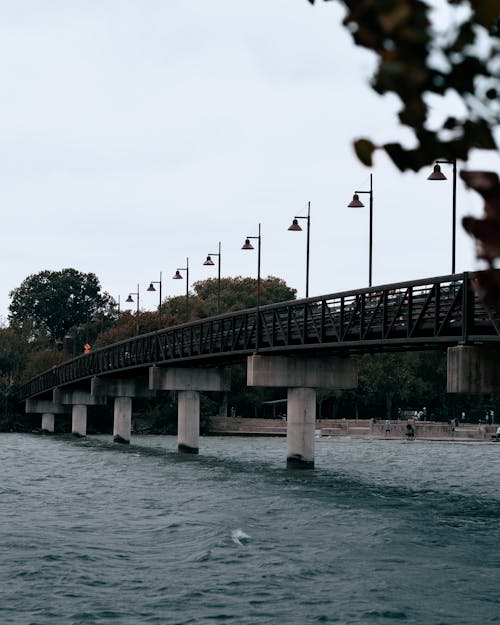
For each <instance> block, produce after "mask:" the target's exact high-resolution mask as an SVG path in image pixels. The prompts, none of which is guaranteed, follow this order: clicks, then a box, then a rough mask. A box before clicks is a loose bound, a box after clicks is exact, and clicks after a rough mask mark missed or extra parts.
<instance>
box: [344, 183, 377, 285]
mask: <svg viewBox="0 0 500 625" xmlns="http://www.w3.org/2000/svg"><path fill="white" fill-rule="evenodd" d="M360 193H368V194H369V196H370V243H369V250H368V286H371V285H372V256H373V174H370V189H369V191H354V195H353V196H352V200H351V201H350V202H349V204H348V205H347V206H348V208H364V206H365V205H364V204H363V203H362V202H361V200H360V199H359V194H360Z"/></svg>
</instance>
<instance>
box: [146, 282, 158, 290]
mask: <svg viewBox="0 0 500 625" xmlns="http://www.w3.org/2000/svg"><path fill="white" fill-rule="evenodd" d="M147 290H148V291H156V289H155V287H154V284H153V283H152V282H151V284H150V285H149V286H148V288H147Z"/></svg>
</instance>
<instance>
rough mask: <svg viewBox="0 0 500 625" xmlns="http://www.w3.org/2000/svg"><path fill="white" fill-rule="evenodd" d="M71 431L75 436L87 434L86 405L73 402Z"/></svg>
mask: <svg viewBox="0 0 500 625" xmlns="http://www.w3.org/2000/svg"><path fill="white" fill-rule="evenodd" d="M71 433H72V434H74V435H75V436H79V437H82V438H83V437H84V436H87V406H85V405H84V404H75V405H74V406H71Z"/></svg>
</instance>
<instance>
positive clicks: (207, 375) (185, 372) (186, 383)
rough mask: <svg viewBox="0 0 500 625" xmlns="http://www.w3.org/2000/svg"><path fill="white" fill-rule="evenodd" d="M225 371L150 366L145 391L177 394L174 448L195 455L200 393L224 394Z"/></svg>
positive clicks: (227, 375) (227, 373)
mask: <svg viewBox="0 0 500 625" xmlns="http://www.w3.org/2000/svg"><path fill="white" fill-rule="evenodd" d="M230 376H231V373H230V371H229V369H224V368H220V367H198V368H187V367H151V368H150V369H149V388H150V389H151V390H155V391H178V395H177V397H178V403H177V449H178V451H179V452H180V453H189V454H197V453H198V450H199V439H200V391H228V390H229V388H230V385H231V377H230Z"/></svg>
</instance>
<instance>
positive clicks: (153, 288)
mask: <svg viewBox="0 0 500 625" xmlns="http://www.w3.org/2000/svg"><path fill="white" fill-rule="evenodd" d="M155 284H157V285H158V286H159V289H158V290H159V292H160V302H159V304H158V325H159V327H160V328H161V302H162V299H161V286H162V285H161V271H160V279H159V280H152V281H151V282H150V284H149V286H148V288H147V290H148V291H151V292H153V291H156V289H155Z"/></svg>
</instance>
